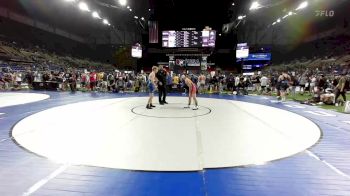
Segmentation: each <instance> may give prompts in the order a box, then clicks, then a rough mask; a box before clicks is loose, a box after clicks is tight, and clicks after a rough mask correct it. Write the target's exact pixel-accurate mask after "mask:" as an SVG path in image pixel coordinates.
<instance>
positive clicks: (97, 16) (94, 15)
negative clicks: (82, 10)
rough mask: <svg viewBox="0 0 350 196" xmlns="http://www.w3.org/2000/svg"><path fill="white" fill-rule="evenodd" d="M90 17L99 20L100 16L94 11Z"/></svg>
mask: <svg viewBox="0 0 350 196" xmlns="http://www.w3.org/2000/svg"><path fill="white" fill-rule="evenodd" d="M92 17H94V18H98V19H101V17H100V15H99V14H98V13H97V12H96V11H95V12H92Z"/></svg>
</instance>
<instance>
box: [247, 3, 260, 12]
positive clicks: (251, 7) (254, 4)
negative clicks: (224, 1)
mask: <svg viewBox="0 0 350 196" xmlns="http://www.w3.org/2000/svg"><path fill="white" fill-rule="evenodd" d="M259 8H261V5H260V4H259V2H257V1H254V2H253V3H252V5H251V6H250V8H249V10H257V9H259Z"/></svg>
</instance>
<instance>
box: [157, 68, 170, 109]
mask: <svg viewBox="0 0 350 196" xmlns="http://www.w3.org/2000/svg"><path fill="white" fill-rule="evenodd" d="M166 75H167V73H166V71H165V70H164V69H163V66H162V65H160V66H159V71H158V72H157V74H156V77H157V79H158V92H159V104H160V105H164V104H168V103H167V102H166V100H165V99H166Z"/></svg>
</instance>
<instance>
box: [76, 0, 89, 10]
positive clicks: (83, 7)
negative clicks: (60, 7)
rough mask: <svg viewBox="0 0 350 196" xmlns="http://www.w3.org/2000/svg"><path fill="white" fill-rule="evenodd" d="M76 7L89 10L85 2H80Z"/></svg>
mask: <svg viewBox="0 0 350 196" xmlns="http://www.w3.org/2000/svg"><path fill="white" fill-rule="evenodd" d="M78 7H79V9H80V10H82V11H86V12H90V9H89V6H88V5H87V4H86V3H85V2H80V3H79V4H78Z"/></svg>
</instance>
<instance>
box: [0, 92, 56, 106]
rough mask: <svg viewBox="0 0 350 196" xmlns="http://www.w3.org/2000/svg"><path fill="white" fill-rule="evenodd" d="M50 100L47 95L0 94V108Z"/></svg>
mask: <svg viewBox="0 0 350 196" xmlns="http://www.w3.org/2000/svg"><path fill="white" fill-rule="evenodd" d="M48 98H50V96H49V95H45V94H39V93H1V92H0V108H1V107H8V106H14V105H21V104H26V103H32V102H36V101H41V100H44V99H48Z"/></svg>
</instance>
